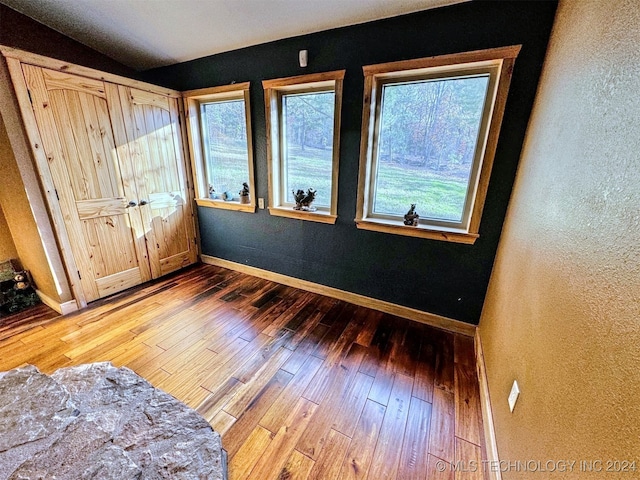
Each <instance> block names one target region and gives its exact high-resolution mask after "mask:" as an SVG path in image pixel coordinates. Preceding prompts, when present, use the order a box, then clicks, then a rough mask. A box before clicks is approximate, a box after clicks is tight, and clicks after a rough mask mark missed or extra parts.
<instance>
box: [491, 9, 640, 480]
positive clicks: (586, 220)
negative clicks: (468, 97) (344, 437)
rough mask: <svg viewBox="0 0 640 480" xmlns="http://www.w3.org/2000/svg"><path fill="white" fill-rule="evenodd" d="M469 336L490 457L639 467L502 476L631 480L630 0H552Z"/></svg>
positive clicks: (636, 367) (634, 156)
mask: <svg viewBox="0 0 640 480" xmlns="http://www.w3.org/2000/svg"><path fill="white" fill-rule="evenodd" d="M516 68H517V63H516ZM480 334H481V338H482V342H483V346H484V350H485V356H486V363H487V370H488V377H489V388H490V395H491V401H492V403H493V412H494V417H495V427H496V431H497V439H498V450H499V454H500V458H501V459H503V460H511V461H516V460H529V459H534V460H545V461H546V460H559V459H571V460H578V461H579V460H583V459H584V460H596V459H601V460H603V461H606V460H615V459H618V460H624V459H629V460H636V461H637V464H636V466H637V467H638V469H639V470H638V471H636V472H635V473H607V472H601V473H600V474H594V473H584V472H580V471H579V464H576V466H575V468H574V471H573V472H572V473H558V472H556V473H544V474H543V473H537V474H533V473H522V472H521V473H517V472H514V471H508V472H505V473H503V478H505V479H511V478H531V479H536V478H540V479H542V478H594V479H595V478H598V479H605V480H608V479H617V478H621V479H629V480H630V479H632V478H633V479H635V478H640V2H639V1H636V0H628V1H623V0H607V1H605V0H569V1H562V2H561V4H560V8H559V10H558V14H557V18H556V24H555V27H554V32H553V35H552V38H551V43H550V46H549V51H548V54H547V59H546V63H545V67H544V71H543V75H542V78H541V84H540V89H539V92H538V97H537V99H536V104H535V108H534V112H533V115H532V119H531V123H530V126H529V130H528V133H527V140H526V142H525V146H524V150H523V155H522V158H521V162H520V169H519V172H518V176H517V180H516V185H515V189H514V192H513V196H512V199H511V204H510V207H509V212H508V216H507V220H506V223H505V226H504V230H503V235H502V239H501V243H500V247H499V251H498V256H497V258H496V263H495V267H494V271H493V275H492V278H491V282H490V286H489V292H488V295H487V299H486V302H485V307H484V311H483V314H482V318H481V321H480ZM514 379H517V380H518V382H519V383H520V387H521V390H522V394H521V396H520V400H519V402H518V404H517V406H516V409H515V411H514V413H513V414H511V413H509V409H508V406H507V396H508V394H509V389H510V387H511V383H512V382H513V380H514ZM512 470H513V469H512Z"/></svg>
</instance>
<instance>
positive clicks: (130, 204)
mask: <svg viewBox="0 0 640 480" xmlns="http://www.w3.org/2000/svg"><path fill="white" fill-rule="evenodd" d="M136 205H137V203H136V202H134V201H133V200H131V201H130V202H129V203H128V204H127V206H126V207H125V208H129V207H135V206H136Z"/></svg>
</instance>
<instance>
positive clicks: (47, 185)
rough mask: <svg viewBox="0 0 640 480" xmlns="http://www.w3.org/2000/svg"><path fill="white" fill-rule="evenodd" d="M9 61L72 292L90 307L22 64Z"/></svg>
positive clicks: (77, 299)
mask: <svg viewBox="0 0 640 480" xmlns="http://www.w3.org/2000/svg"><path fill="white" fill-rule="evenodd" d="M6 61H7V67H8V69H9V75H10V76H11V82H12V83H13V88H14V89H15V92H16V98H17V100H18V106H19V108H20V113H21V115H22V120H23V122H24V125H25V130H26V133H27V138H28V139H29V145H30V147H31V151H32V153H33V157H34V159H35V162H36V166H37V171H38V175H39V177H40V182H41V183H42V186H43V190H44V194H45V198H46V201H47V206H48V207H49V213H50V214H51V220H52V223H53V227H54V232H55V234H56V237H57V240H58V245H59V249H60V253H61V256H62V259H63V261H64V264H65V267H66V273H67V277H68V279H69V283H70V286H71V291H72V292H73V295H74V297H75V300H76V302H77V303H78V306H79V307H80V308H83V307H86V306H87V300H86V297H85V294H84V289H83V286H82V284H81V281H80V276H79V274H78V268H77V265H76V261H75V258H74V256H73V252H72V249H71V243H70V241H69V236H68V234H67V231H66V227H65V225H64V216H63V214H62V210H61V208H60V203H59V202H58V198H57V197H56V189H55V186H54V183H53V177H52V175H51V172H50V171H49V162H48V159H47V155H46V153H45V151H44V148H43V147H42V145H43V141H42V137H41V136H40V132H39V130H38V124H37V122H36V117H35V114H34V111H33V109H32V107H31V102H30V101H29V99H30V95H29V89H28V87H27V82H26V80H25V78H24V74H23V72H22V65H21V63H20V61H19V60H17V59H15V58H9V57H7V58H6Z"/></svg>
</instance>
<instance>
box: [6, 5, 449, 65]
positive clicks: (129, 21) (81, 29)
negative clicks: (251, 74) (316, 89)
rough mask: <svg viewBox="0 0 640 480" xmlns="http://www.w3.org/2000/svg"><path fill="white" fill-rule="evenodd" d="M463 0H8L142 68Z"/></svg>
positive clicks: (99, 49) (127, 62)
mask: <svg viewBox="0 0 640 480" xmlns="http://www.w3.org/2000/svg"><path fill="white" fill-rule="evenodd" d="M460 1H461V0H0V3H4V4H5V5H7V6H9V7H11V8H13V9H15V10H18V11H19V12H21V13H24V14H25V15H27V16H29V17H31V18H33V19H35V20H37V21H39V22H40V23H43V24H45V25H47V26H49V27H51V28H53V29H54V30H57V31H59V32H61V33H64V34H65V35H67V36H69V37H71V38H73V39H75V40H77V41H79V42H81V43H83V44H85V45H87V46H89V47H92V48H93V49H95V50H97V51H99V52H102V53H104V54H106V55H108V56H109V57H111V58H114V59H116V60H118V61H120V62H121V63H124V64H125V65H128V66H130V67H133V68H135V69H138V70H144V69H148V68H153V67H158V66H162V65H170V64H174V63H178V62H184V61H187V60H192V59H194V58H199V57H204V56H206V55H212V54H215V53H220V52H225V51H229V50H234V49H237V48H242V47H247V46H250V45H257V44H260V43H264V42H269V41H272V40H278V39H281V38H287V37H293V36H297V35H302V34H306V33H312V32H318V31H321V30H326V29H329V28H335V27H341V26H346V25H354V24H357V23H363V22H367V21H371V20H377V19H380V18H387V17H393V16H396V15H401V14H405V13H411V12H416V11H419V10H425V9H428V8H435V7H439V6H443V5H449V4H452V3H459V2H460Z"/></svg>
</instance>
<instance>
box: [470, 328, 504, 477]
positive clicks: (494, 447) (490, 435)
mask: <svg viewBox="0 0 640 480" xmlns="http://www.w3.org/2000/svg"><path fill="white" fill-rule="evenodd" d="M474 340H475V342H474V343H475V350H476V369H477V371H478V382H479V384H480V404H481V407H482V424H483V426H484V443H485V447H486V449H487V460H488V461H489V462H490V463H489V465H500V463H499V462H500V458H499V457H498V444H497V442H496V431H495V428H494V425H493V412H492V410H491V397H490V395H489V383H488V381H487V367H486V365H485V363H484V352H483V351H482V340H481V338H480V329H476V334H475V337H474ZM487 471H488V475H489V477H488V480H502V473H501V472H500V469H499V468H495V469H494V468H489V469H487Z"/></svg>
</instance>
